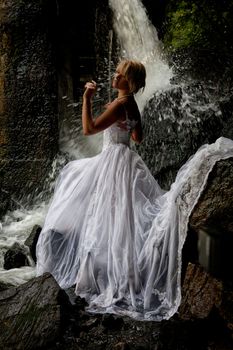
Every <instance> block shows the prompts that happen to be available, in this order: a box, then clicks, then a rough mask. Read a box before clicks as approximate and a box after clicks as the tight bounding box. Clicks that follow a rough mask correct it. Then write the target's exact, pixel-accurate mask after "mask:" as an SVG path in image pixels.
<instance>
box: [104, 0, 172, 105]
mask: <svg viewBox="0 0 233 350" xmlns="http://www.w3.org/2000/svg"><path fill="white" fill-rule="evenodd" d="M109 5H110V7H111V8H112V10H113V14H114V18H113V19H114V22H113V26H114V30H115V32H116V35H117V38H118V40H119V44H120V47H121V55H122V57H125V58H129V59H136V60H139V61H141V62H142V63H143V64H144V65H145V67H146V71H147V79H146V88H145V90H144V92H143V94H142V95H141V94H138V95H137V102H138V104H139V108H140V110H142V109H143V107H144V105H145V103H146V101H148V99H149V98H150V97H151V95H152V94H153V93H154V92H155V91H158V90H164V89H168V88H170V79H171V78H172V76H173V73H172V69H171V68H169V66H168V64H167V63H166V62H165V60H164V59H163V58H162V47H161V42H160V41H159V39H158V35H157V31H156V29H155V27H154V26H153V24H152V23H151V22H150V20H149V18H148V17H147V13H146V9H145V7H144V6H143V4H142V3H141V1H139V0H130V1H125V0H109Z"/></svg>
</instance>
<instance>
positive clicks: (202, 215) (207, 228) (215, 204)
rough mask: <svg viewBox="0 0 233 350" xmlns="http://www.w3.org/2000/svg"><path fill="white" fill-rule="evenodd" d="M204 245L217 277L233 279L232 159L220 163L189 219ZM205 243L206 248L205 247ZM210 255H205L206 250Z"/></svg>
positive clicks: (203, 258) (206, 260)
mask: <svg viewBox="0 0 233 350" xmlns="http://www.w3.org/2000/svg"><path fill="white" fill-rule="evenodd" d="M190 226H191V227H192V229H193V230H195V231H196V233H197V234H198V236H199V242H202V243H201V245H203V248H200V249H201V250H202V251H200V257H201V259H200V260H201V261H203V265H204V266H205V267H206V268H207V270H208V271H209V272H210V273H211V274H213V275H214V276H216V277H218V278H221V279H223V280H224V281H231V282H233V269H232V266H233V258H232V247H233V159H232V158H229V159H226V160H221V161H219V162H217V163H216V164H215V166H214V168H213V170H212V172H211V173H210V174H209V178H208V182H207V185H206V188H205V189H204V191H203V193H202V195H201V197H200V199H199V201H198V203H197V205H196V206H195V208H194V210H193V213H192V215H191V218H190ZM204 246H205V248H204ZM206 250H207V251H208V252H209V253H208V254H204V251H206Z"/></svg>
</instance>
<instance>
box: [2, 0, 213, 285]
mask: <svg viewBox="0 0 233 350" xmlns="http://www.w3.org/2000/svg"><path fill="white" fill-rule="evenodd" d="M109 5H110V6H111V8H112V10H113V14H114V31H115V33H116V36H117V38H118V40H119V45H120V48H121V56H122V57H128V58H135V59H138V60H140V61H142V62H143V63H144V64H145V66H146V70H147V82H146V89H145V91H144V93H143V94H140V93H139V94H138V95H137V96H136V99H137V102H138V104H139V108H140V110H141V111H142V110H143V108H144V106H145V105H146V102H147V101H148V100H150V99H151V97H152V96H153V95H154V94H156V96H157V103H156V104H155V105H154V107H153V111H155V109H158V108H160V107H161V108H162V106H161V105H162V104H160V101H162V99H163V97H164V93H165V94H166V93H167V92H168V91H171V90H173V89H174V88H176V86H175V85H172V84H171V79H172V78H173V75H174V74H173V71H172V68H170V67H169V66H168V64H167V63H166V61H165V60H164V58H163V54H162V45H161V43H160V41H159V40H158V36H157V32H156V29H155V28H154V26H153V25H152V24H151V22H150V21H149V19H148V17H147V13H146V10H145V8H144V6H143V5H142V3H141V2H140V1H139V0H128V1H127V0H109ZM111 35H112V33H111ZM108 61H109V62H108V64H107V65H106V71H108V72H107V75H108V76H110V75H111V62H110V61H111V48H110V53H109V58H108ZM108 83H109V82H108ZM180 91H181V95H182V96H181V98H180V100H179V105H178V107H177V105H176V102H175V101H174V99H173V97H172V100H171V103H170V105H169V108H167V107H166V106H165V108H163V109H161V111H156V112H157V114H158V113H159V115H158V121H159V122H160V121H161V122H163V121H164V120H165V121H166V119H169V120H170V121H171V122H173V119H174V118H175V116H176V113H175V112H174V110H177V108H178V109H179V110H180V116H181V117H180V118H178V122H179V124H180V126H181V128H182V126H183V125H184V124H186V125H187V124H188V125H190V124H192V123H194V124H195V125H196V124H197V123H199V121H198V119H196V118H195V117H194V115H195V113H194V110H201V111H204V110H205V109H206V108H207V109H208V108H209V106H211V108H212V107H213V105H212V102H211V103H210V102H209V100H208V99H207V100H206V99H204V98H203V99H202V101H201V103H199V102H197V100H196V99H193V97H192V95H190V94H189V93H188V92H187V89H185V88H183V87H180ZM109 96H110V95H109ZM109 96H106V102H107V101H108V98H109ZM63 99H64V100H65V101H66V104H67V108H68V109H69V114H70V116H69V123H65V122H64V123H62V125H61V132H60V154H59V155H58V157H57V159H56V160H55V161H54V164H53V166H52V169H51V174H50V175H49V177H48V181H47V182H48V186H47V187H46V191H47V193H51V192H52V190H53V186H54V181H55V179H56V176H57V173H58V171H59V169H60V168H61V167H62V166H63V165H64V164H65V163H66V162H67V161H68V160H72V159H79V158H83V157H89V156H93V155H95V154H96V153H98V152H99V151H100V150H101V146H102V134H101V133H100V134H97V135H94V136H91V137H85V136H83V135H82V125H81V103H73V101H69V100H68V99H67V97H66V96H64V97H63ZM101 104H103V100H102V99H101V97H100V96H99V94H98V92H97V95H96V97H95V100H94V105H93V109H94V114H95V113H97V112H98V111H99V109H100V107H101ZM153 111H152V112H153ZM216 113H217V112H216ZM159 118H160V119H159ZM170 127H171V126H170V125H169V126H168V127H167V128H170ZM167 131H168V132H169V130H167ZM77 140H78V142H77ZM161 159H163V160H161ZM161 159H159V160H158V161H159V162H160V163H161V164H162V163H163V162H164V158H163V157H162V158H161ZM48 204H49V197H48V195H44V193H42V194H41V195H40V196H38V198H36V204H35V205H34V207H32V208H31V209H30V210H29V209H24V208H22V206H21V208H19V209H17V210H15V211H12V212H9V213H7V215H6V216H5V217H4V219H3V222H2V227H1V225H0V281H3V282H7V283H11V284H16V285H18V284H21V283H23V282H25V281H27V280H28V279H30V278H31V277H33V276H34V275H35V266H34V265H33V263H31V266H30V267H22V268H19V269H12V270H9V271H6V270H4V269H3V261H4V253H5V252H6V250H7V249H8V248H9V247H11V246H12V245H13V244H14V243H15V242H17V243H18V244H20V245H21V246H22V247H24V241H25V240H26V238H27V237H28V235H29V233H30V231H31V230H32V228H33V226H34V225H35V224H38V225H40V226H42V225H43V221H44V218H45V214H46V211H47V208H48ZM24 249H26V248H25V247H24Z"/></svg>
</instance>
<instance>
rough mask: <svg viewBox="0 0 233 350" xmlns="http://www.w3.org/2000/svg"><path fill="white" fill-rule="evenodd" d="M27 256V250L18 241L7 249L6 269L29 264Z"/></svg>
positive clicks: (5, 256) (5, 257)
mask: <svg viewBox="0 0 233 350" xmlns="http://www.w3.org/2000/svg"><path fill="white" fill-rule="evenodd" d="M29 265H30V264H29V261H28V258H27V252H26V250H25V248H24V247H22V246H20V245H19V244H18V243H17V242H16V243H14V244H13V246H12V247H11V248H10V249H9V250H7V252H6V253H5V255H4V266H3V267H4V269H6V270H10V269H14V268H18V267H21V266H29Z"/></svg>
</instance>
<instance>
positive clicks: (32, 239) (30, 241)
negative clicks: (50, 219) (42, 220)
mask: <svg viewBox="0 0 233 350" xmlns="http://www.w3.org/2000/svg"><path fill="white" fill-rule="evenodd" d="M41 230H42V228H41V226H39V225H35V226H34V227H33V229H32V231H31V233H30V235H29V237H28V238H27V239H26V241H25V242H24V244H25V245H26V246H28V247H29V250H30V254H31V257H32V259H33V260H34V262H35V263H36V244H37V241H38V238H39V235H40V232H41Z"/></svg>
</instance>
